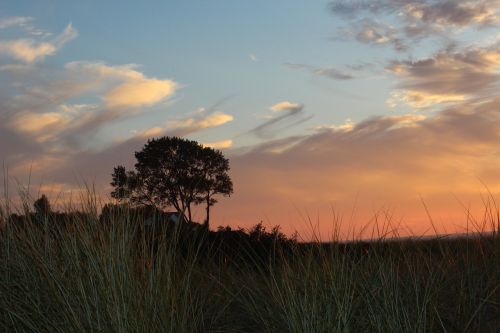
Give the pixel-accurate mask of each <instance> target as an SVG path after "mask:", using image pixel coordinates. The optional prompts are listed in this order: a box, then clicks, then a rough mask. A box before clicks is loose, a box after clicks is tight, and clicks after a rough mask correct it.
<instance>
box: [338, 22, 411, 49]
mask: <svg viewBox="0 0 500 333" xmlns="http://www.w3.org/2000/svg"><path fill="white" fill-rule="evenodd" d="M339 33H340V34H341V35H342V36H344V37H347V38H352V37H354V38H355V39H356V40H357V41H359V42H361V43H365V44H371V45H386V44H389V45H392V46H393V48H394V50H396V51H400V52H401V51H406V50H407V49H408V46H407V45H406V44H405V42H404V41H403V39H402V38H401V37H398V32H397V29H396V28H395V27H393V26H390V25H387V24H384V23H380V22H376V21H373V20H371V19H362V20H360V21H359V22H356V23H355V24H352V26H351V27H349V28H343V29H339Z"/></svg>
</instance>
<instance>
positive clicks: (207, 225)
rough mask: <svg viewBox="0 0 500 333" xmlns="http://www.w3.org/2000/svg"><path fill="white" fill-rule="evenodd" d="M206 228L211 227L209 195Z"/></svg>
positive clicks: (208, 198)
mask: <svg viewBox="0 0 500 333" xmlns="http://www.w3.org/2000/svg"><path fill="white" fill-rule="evenodd" d="M205 227H206V228H207V229H208V228H209V227H210V196H209V195H207V219H206V220H205Z"/></svg>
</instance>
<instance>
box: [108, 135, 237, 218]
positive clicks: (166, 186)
mask: <svg viewBox="0 0 500 333" xmlns="http://www.w3.org/2000/svg"><path fill="white" fill-rule="evenodd" d="M135 158H136V160H137V163H136V164H135V171H127V170H126V169H125V167H123V166H117V167H115V168H114V172H113V174H112V177H113V181H112V182H111V185H112V186H113V187H114V190H113V192H111V196H112V197H113V198H116V199H118V200H120V201H122V200H129V202H131V203H133V204H138V205H154V206H155V207H157V208H159V209H162V210H164V209H165V208H167V207H174V208H175V209H176V210H177V211H178V212H179V213H181V214H184V217H186V213H187V218H188V220H189V221H191V218H192V214H191V213H192V205H194V204H201V203H205V204H206V212H207V218H206V221H205V224H206V225H207V227H208V223H209V218H210V215H209V214H210V206H212V205H214V204H215V203H216V202H217V201H216V199H215V198H214V196H215V195H217V194H222V195H230V194H231V193H232V192H233V184H232V181H231V179H230V177H229V175H228V173H227V172H228V171H229V161H228V160H227V159H226V158H225V157H224V156H223V155H222V152H220V151H218V150H214V149H212V148H209V147H203V146H202V145H201V144H199V143H198V142H196V141H192V140H187V139H183V138H179V137H161V138H158V139H152V140H148V142H147V143H146V145H145V146H144V147H143V148H142V150H141V151H139V152H136V153H135Z"/></svg>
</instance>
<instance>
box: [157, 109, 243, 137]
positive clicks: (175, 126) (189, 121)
mask: <svg viewBox="0 0 500 333" xmlns="http://www.w3.org/2000/svg"><path fill="white" fill-rule="evenodd" d="M233 120H234V117H233V116H232V115H230V114H226V113H223V112H218V111H216V112H213V113H211V114H208V115H206V114H205V112H202V113H198V114H197V115H196V116H195V117H188V118H184V119H178V120H171V121H169V122H168V123H167V133H169V135H175V136H186V135H189V134H192V133H194V132H198V131H201V130H204V129H208V128H212V127H217V126H221V125H224V124H226V123H228V122H230V121H233Z"/></svg>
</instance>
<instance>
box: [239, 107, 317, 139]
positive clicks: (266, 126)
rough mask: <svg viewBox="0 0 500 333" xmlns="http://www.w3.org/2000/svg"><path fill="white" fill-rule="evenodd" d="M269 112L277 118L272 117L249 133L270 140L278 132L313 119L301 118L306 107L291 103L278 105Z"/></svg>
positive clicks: (309, 117)
mask: <svg viewBox="0 0 500 333" xmlns="http://www.w3.org/2000/svg"><path fill="white" fill-rule="evenodd" d="M269 110H271V111H272V112H273V113H275V114H277V116H271V118H270V119H269V120H267V121H265V122H264V123H262V124H260V125H258V126H257V127H255V128H253V129H251V130H250V131H249V132H248V133H252V134H254V135H256V136H258V137H260V138H264V139H270V138H273V137H274V136H276V135H277V134H278V132H280V131H282V130H284V129H286V128H289V127H291V126H295V125H298V124H300V123H303V122H305V121H307V120H309V119H311V117H312V116H304V117H300V116H301V115H302V114H303V113H304V112H303V111H304V105H303V104H298V103H291V102H289V101H283V102H279V103H276V104H274V105H272V106H271V107H270V108H269ZM297 118H299V119H297ZM277 125H280V126H277Z"/></svg>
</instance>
